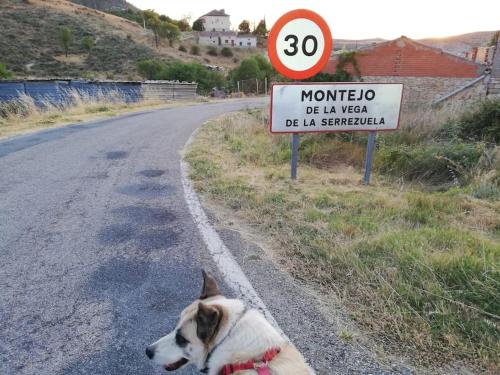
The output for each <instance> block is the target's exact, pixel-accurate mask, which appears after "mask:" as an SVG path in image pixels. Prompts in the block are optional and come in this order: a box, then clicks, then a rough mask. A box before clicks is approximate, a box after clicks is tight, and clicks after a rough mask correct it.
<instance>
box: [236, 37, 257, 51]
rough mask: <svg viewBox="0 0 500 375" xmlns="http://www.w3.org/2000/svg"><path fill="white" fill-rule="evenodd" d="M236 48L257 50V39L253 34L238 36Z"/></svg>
mask: <svg viewBox="0 0 500 375" xmlns="http://www.w3.org/2000/svg"><path fill="white" fill-rule="evenodd" d="M236 47H240V48H256V47H257V37H256V36H255V35H252V34H239V35H237V36H236Z"/></svg>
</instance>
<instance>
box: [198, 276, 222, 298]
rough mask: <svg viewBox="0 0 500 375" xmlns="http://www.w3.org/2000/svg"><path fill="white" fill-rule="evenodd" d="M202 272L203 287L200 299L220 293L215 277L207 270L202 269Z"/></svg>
mask: <svg viewBox="0 0 500 375" xmlns="http://www.w3.org/2000/svg"><path fill="white" fill-rule="evenodd" d="M201 273H202V274H203V289H202V290H201V295H200V299H206V298H209V297H213V296H217V295H219V294H220V292H219V287H218V286H217V281H215V279H214V277H213V276H212V275H211V274H209V273H208V272H206V271H205V270H201Z"/></svg>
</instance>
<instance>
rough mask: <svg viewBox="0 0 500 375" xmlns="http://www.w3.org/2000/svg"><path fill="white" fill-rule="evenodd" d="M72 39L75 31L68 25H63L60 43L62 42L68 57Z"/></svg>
mask: <svg viewBox="0 0 500 375" xmlns="http://www.w3.org/2000/svg"><path fill="white" fill-rule="evenodd" d="M72 41H73V33H72V32H71V30H70V29H69V28H68V27H63V28H62V29H61V31H60V32H59V43H60V44H61V47H62V48H63V49H64V53H65V54H66V57H68V52H69V46H70V45H71V42H72Z"/></svg>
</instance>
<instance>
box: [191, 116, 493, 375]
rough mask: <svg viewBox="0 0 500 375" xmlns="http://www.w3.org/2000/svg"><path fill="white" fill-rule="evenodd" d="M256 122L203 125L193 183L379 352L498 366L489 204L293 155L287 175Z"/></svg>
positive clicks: (242, 119)
mask: <svg viewBox="0 0 500 375" xmlns="http://www.w3.org/2000/svg"><path fill="white" fill-rule="evenodd" d="M265 123H266V119H265V113H263V112H254V113H244V114H242V113H240V114H232V115H227V116H224V117H223V118H221V119H219V120H218V121H214V122H211V123H210V124H209V125H208V126H206V127H205V128H204V129H203V131H202V132H200V133H199V134H198V135H197V137H196V139H195V141H194V143H193V144H192V145H191V146H190V148H189V150H188V153H187V156H186V159H187V161H188V162H189V163H190V165H191V168H192V173H191V178H192V179H193V181H194V185H195V188H196V189H197V190H198V191H199V192H201V193H202V194H203V195H204V196H205V198H207V199H208V200H209V201H210V202H211V203H212V204H215V205H220V206H223V207H225V208H226V209H227V210H229V213H230V216H229V218H228V217H226V218H225V219H226V220H237V221H238V222H240V223H243V224H244V225H245V229H244V231H246V232H249V233H252V234H253V235H254V236H263V237H264V238H263V240H262V242H264V243H268V244H270V247H271V248H272V251H273V253H274V256H276V257H278V258H281V259H284V260H285V261H284V262H283V264H285V265H286V267H287V268H288V270H289V271H290V272H291V273H292V274H293V275H295V276H296V277H298V278H300V279H301V280H308V282H310V283H312V284H313V285H314V287H315V288H316V289H317V290H319V291H321V292H322V293H324V294H325V295H330V294H331V293H334V294H335V296H336V299H337V300H339V301H341V304H342V306H344V307H345V308H346V309H347V311H348V313H349V315H350V317H351V318H353V319H354V320H355V321H356V322H357V323H358V324H359V325H360V327H362V329H363V331H364V332H365V333H366V334H367V335H369V336H370V337H371V338H373V339H374V340H375V341H376V342H377V343H379V344H382V346H384V347H385V348H386V349H388V350H390V351H396V352H398V353H401V354H404V355H409V356H411V357H412V358H414V359H415V362H416V363H418V364H420V365H426V366H429V368H433V367H434V368H435V367H436V366H439V367H441V366H445V365H446V364H453V365H457V363H464V364H465V367H469V368H471V369H473V370H477V371H491V372H495V371H497V370H498V368H499V367H498V366H499V364H498V358H497V354H498V352H499V350H500V340H499V337H500V336H499V327H498V322H499V319H500V317H499V316H498V315H499V314H498V312H499V309H500V307H499V306H500V305H499V301H500V295H499V288H498V286H499V283H500V271H499V268H500V267H499V264H500V202H498V201H488V200H482V199H476V198H474V197H473V196H472V195H471V194H469V193H468V192H467V190H466V189H452V190H450V191H448V192H446V193H429V192H424V191H416V190H412V189H411V188H410V187H409V186H399V185H397V184H393V183H392V182H384V180H383V179H380V178H377V176H375V179H374V183H373V184H372V185H371V186H363V185H362V184H361V174H360V172H359V170H358V169H356V167H355V166H352V165H348V163H336V164H335V168H327V169H325V168H318V167H317V166H316V165H315V163H314V162H313V163H304V162H302V163H301V164H299V165H300V167H299V179H298V181H297V182H295V183H294V182H291V181H290V180H289V166H288V160H289V151H288V150H289V149H288V145H289V138H288V137H286V136H272V137H271V136H270V135H269V134H268V132H267V130H266V125H265ZM332 142H333V143H334V144H335V143H338V140H332ZM301 152H304V153H308V154H309V156H311V155H312V156H314V152H319V151H318V150H301ZM309 160H313V161H314V157H313V158H310V159H309ZM323 167H324V166H323ZM221 212H227V211H221ZM339 334H340V336H342V338H344V339H349V340H351V339H353V338H352V337H351V335H347V334H346V333H345V332H344V333H343V332H339ZM458 366H460V364H459V365H458ZM457 372H458V370H457Z"/></svg>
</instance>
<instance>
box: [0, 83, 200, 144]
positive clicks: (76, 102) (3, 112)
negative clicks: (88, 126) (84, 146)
mask: <svg viewBox="0 0 500 375" xmlns="http://www.w3.org/2000/svg"><path fill="white" fill-rule="evenodd" d="M201 100H202V99H199V100H196V99H193V101H172V102H165V101H164V100H158V101H153V100H148V101H140V102H128V101H127V100H126V98H125V97H124V96H123V94H121V93H120V92H117V91H108V92H100V93H97V94H95V95H94V94H92V95H86V94H82V93H79V92H77V91H72V92H70V93H69V99H68V101H67V102H66V103H65V104H64V105H62V104H61V105H53V104H51V102H50V101H48V100H47V101H44V102H43V103H35V101H34V100H33V98H31V97H30V96H27V95H22V96H20V97H19V98H18V99H16V100H12V101H9V102H4V103H0V139H1V138H5V137H9V136H12V135H17V134H23V133H28V132H32V131H35V130H39V129H43V128H50V127H56V126H63V125H68V124H73V123H77V122H81V121H89V120H95V119H99V118H103V117H104V118H106V117H113V116H117V115H120V114H124V113H127V112H133V111H138V110H146V109H155V108H165V107H168V106H178V105H189V104H191V103H194V102H199V101H201Z"/></svg>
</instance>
